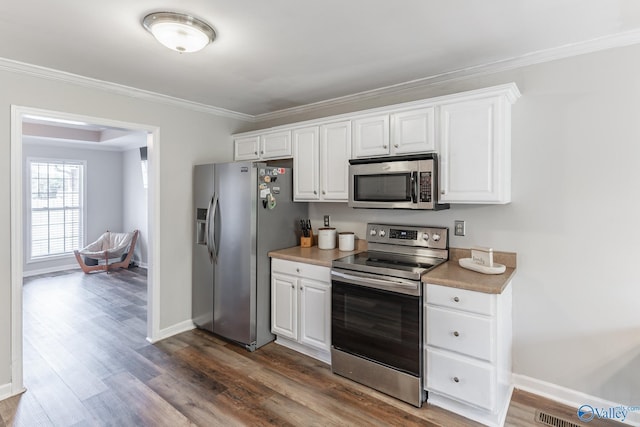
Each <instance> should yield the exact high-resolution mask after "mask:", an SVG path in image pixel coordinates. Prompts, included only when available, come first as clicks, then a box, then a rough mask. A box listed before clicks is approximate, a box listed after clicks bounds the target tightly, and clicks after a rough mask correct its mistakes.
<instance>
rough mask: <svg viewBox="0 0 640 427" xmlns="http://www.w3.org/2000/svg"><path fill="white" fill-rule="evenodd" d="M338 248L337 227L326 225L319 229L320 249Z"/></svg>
mask: <svg viewBox="0 0 640 427" xmlns="http://www.w3.org/2000/svg"><path fill="white" fill-rule="evenodd" d="M335 248H336V229H335V228H333V227H324V228H320V229H318V249H335Z"/></svg>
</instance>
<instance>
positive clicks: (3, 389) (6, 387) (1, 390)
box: [0, 383, 13, 400]
mask: <svg viewBox="0 0 640 427" xmlns="http://www.w3.org/2000/svg"><path fill="white" fill-rule="evenodd" d="M12 394H13V387H12V386H11V383H8V384H2V385H0V400H3V399H6V398H7V397H11V395H12Z"/></svg>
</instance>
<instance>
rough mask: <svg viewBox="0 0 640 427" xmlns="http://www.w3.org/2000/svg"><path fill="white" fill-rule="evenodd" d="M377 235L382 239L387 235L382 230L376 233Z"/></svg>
mask: <svg viewBox="0 0 640 427" xmlns="http://www.w3.org/2000/svg"><path fill="white" fill-rule="evenodd" d="M378 235H379V236H380V237H384V236H386V235H387V232H386V231H384V230H380V233H378Z"/></svg>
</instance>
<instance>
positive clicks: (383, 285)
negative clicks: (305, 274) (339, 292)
mask: <svg viewBox="0 0 640 427" xmlns="http://www.w3.org/2000/svg"><path fill="white" fill-rule="evenodd" d="M331 276H332V277H333V276H335V277H337V278H340V279H341V281H344V282H346V283H351V284H353V285H360V286H365V287H367V288H375V289H381V290H383V291H391V292H398V293H402V294H407V295H416V296H420V284H419V283H415V282H414V283H411V282H405V281H402V280H390V279H380V278H377V277H373V276H372V275H366V276H364V275H363V276H354V275H352V274H346V273H342V272H338V271H336V270H331Z"/></svg>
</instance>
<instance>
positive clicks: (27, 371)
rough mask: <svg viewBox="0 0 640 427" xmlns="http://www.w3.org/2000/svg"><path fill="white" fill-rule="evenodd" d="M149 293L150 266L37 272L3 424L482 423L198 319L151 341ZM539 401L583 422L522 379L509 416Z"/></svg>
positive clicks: (451, 426)
mask: <svg viewBox="0 0 640 427" xmlns="http://www.w3.org/2000/svg"><path fill="white" fill-rule="evenodd" d="M185 286H186V285H185ZM185 292H187V291H186V290H185ZM146 295H147V290H146V270H144V269H140V268H134V269H131V270H120V271H117V272H114V273H111V274H105V273H100V274H93V275H85V274H83V273H82V272H80V271H76V270H74V271H70V272H65V273H59V274H50V275H44V276H38V277H34V278H29V279H26V280H25V285H24V310H23V312H24V379H25V386H26V388H27V391H26V392H25V393H23V394H22V395H20V396H15V397H12V398H10V399H6V400H4V401H1V402H0V427H5V426H18V427H22V426H28V427H32V426H187V425H198V426H236V425H237V426H245V425H246V426H271V425H273V426H276V425H277V426H347V425H349V426H447V427H455V426H473V425H477V424H475V423H473V422H471V421H469V420H467V419H464V418H462V417H459V416H456V415H454V414H451V413H449V412H447V411H444V410H441V409H439V408H435V407H432V406H430V405H428V404H425V405H424V406H423V407H422V408H420V409H418V408H414V407H412V406H410V405H407V404H404V403H402V402H400V401H398V400H395V399H393V398H391V397H388V396H386V395H384V394H381V393H378V392H376V391H374V390H371V389H369V388H367V387H364V386H361V385H359V384H356V383H353V382H351V381H349V380H346V379H344V378H341V377H338V376H336V375H333V374H332V373H331V369H330V367H329V366H327V365H325V364H324V363H322V362H319V361H316V360H314V359H312V358H309V357H306V356H303V355H300V354H299V353H296V352H294V351H291V350H289V349H286V348H284V347H281V346H279V345H277V344H274V343H271V344H268V345H266V346H264V347H262V348H261V349H259V350H258V351H256V352H254V353H249V352H247V351H246V350H244V349H243V348H240V347H239V346H237V345H235V344H233V343H229V342H226V341H224V340H221V339H219V338H217V337H214V336H212V335H210V334H208V333H205V332H202V331H199V330H193V331H189V332H185V333H182V334H179V335H176V336H174V337H171V338H168V339H166V340H163V341H161V342H158V343H156V344H150V343H149V342H148V341H146ZM536 408H543V409H545V410H547V411H549V412H551V413H555V414H557V415H558V416H561V417H562V418H564V419H567V420H570V421H572V422H574V423H576V424H578V423H577V417H576V415H575V410H574V409H571V408H566V407H563V406H561V405H557V404H555V403H553V402H550V401H548V400H545V399H541V398H538V397H536V396H533V395H530V394H528V393H524V392H520V391H516V393H515V394H514V398H513V400H512V403H511V407H510V410H509V414H508V418H507V425H509V426H522V427H524V426H541V425H542V424H538V423H536V422H534V416H535V411H536ZM596 421H598V420H594V421H593V422H591V423H589V424H588V425H589V426H594V425H602V424H597V423H596Z"/></svg>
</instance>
